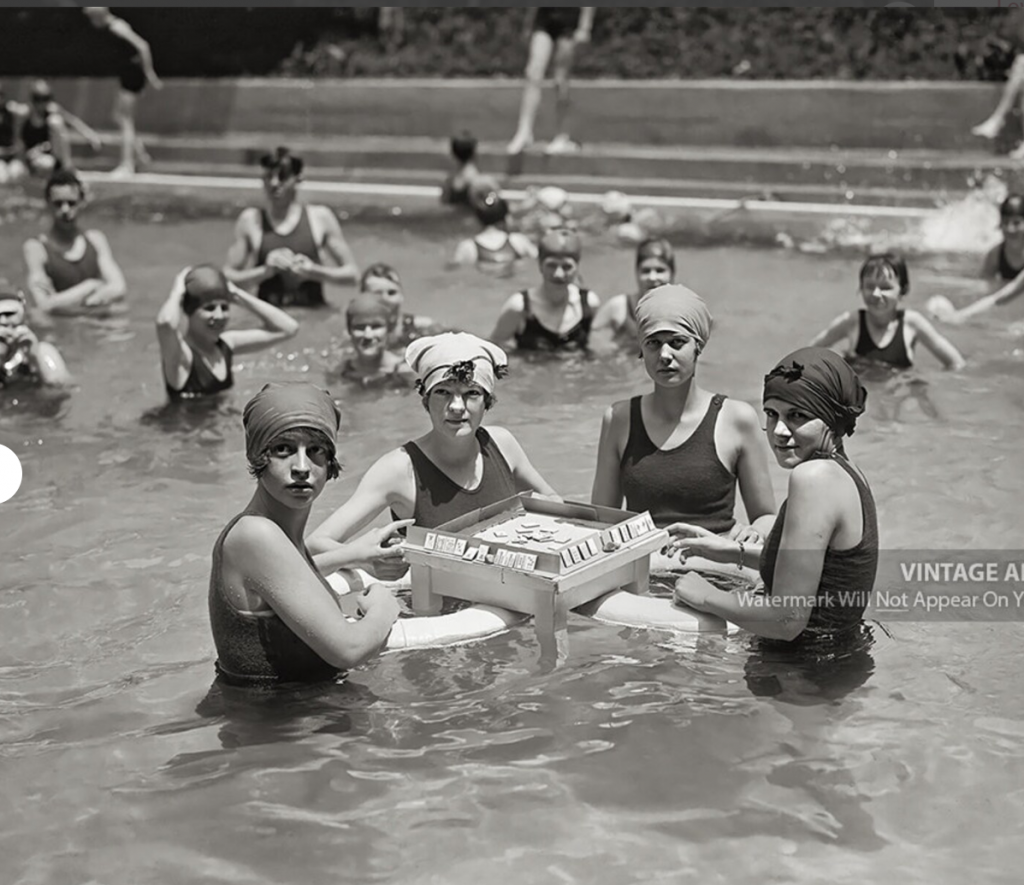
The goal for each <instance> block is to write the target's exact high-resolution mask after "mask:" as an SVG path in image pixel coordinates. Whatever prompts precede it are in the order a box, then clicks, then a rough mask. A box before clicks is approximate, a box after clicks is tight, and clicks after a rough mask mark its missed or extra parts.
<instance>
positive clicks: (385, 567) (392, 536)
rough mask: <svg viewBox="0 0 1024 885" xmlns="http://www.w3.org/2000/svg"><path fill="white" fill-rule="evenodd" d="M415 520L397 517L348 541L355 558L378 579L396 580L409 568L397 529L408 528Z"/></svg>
mask: <svg viewBox="0 0 1024 885" xmlns="http://www.w3.org/2000/svg"><path fill="white" fill-rule="evenodd" d="M414 522H415V520H413V519H398V520H395V521H394V522H390V523H388V524H387V525H386V526H384V527H383V528H379V529H371V530H370V531H368V532H367V533H366V534H365V535H360V537H358V538H355V539H354V540H352V541H350V542H349V544H350V547H351V549H352V552H353V553H354V554H355V556H356V559H357V560H358V561H359V562H361V563H363V567H365V569H366V570H367V571H368V572H370V573H371V574H372V575H373V576H374V577H376V578H377V579H378V580H380V581H397V580H398V579H399V578H401V577H402V575H404V574H405V573H406V572H407V571H408V570H409V563H407V562H406V561H405V556H404V554H403V552H402V548H401V543H402V536H401V535H399V534H398V531H399V529H404V528H408V527H409V526H411V525H412V524H413V523H414Z"/></svg>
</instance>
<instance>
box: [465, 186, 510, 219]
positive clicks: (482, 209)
mask: <svg viewBox="0 0 1024 885" xmlns="http://www.w3.org/2000/svg"><path fill="white" fill-rule="evenodd" d="M473 211H474V212H475V213H476V217H477V218H478V219H479V221H480V223H481V224H483V225H485V226H486V225H492V224H500V223H501V222H502V221H504V220H505V219H506V218H507V217H508V203H507V202H505V199H504V197H502V196H501V195H500V194H497V193H495V192H494V191H490V192H489V193H487V194H485V195H484V197H483V199H481V200H479V201H478V202H476V203H474V205H473Z"/></svg>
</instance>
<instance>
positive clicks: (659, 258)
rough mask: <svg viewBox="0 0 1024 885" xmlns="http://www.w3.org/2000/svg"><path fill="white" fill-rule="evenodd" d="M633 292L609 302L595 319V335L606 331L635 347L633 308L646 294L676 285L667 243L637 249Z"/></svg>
mask: <svg viewBox="0 0 1024 885" xmlns="http://www.w3.org/2000/svg"><path fill="white" fill-rule="evenodd" d="M634 269H635V272H636V285H637V288H636V291H635V292H633V293H629V292H623V293H622V294H621V295H615V296H614V297H612V298H609V299H608V300H607V301H606V302H605V303H604V304H602V305H601V308H600V310H598V312H597V313H596V314H595V316H594V326H593V330H594V331H595V332H597V331H599V330H602V329H608V330H610V331H611V332H612V333H613V334H615V335H616V336H619V337H621V338H622V340H623V341H626V342H628V343H629V344H630V346H632V345H635V344H636V305H637V302H639V301H640V299H641V297H643V296H644V295H645V294H646V293H648V292H650V291H651V290H652V289H657V288H658V287H659V286H667V285H668V284H669V283H672V282H675V278H676V257H675V254H674V253H673V251H672V245H671V244H670V243H669V241H668V240H664V239H661V238H660V237H652V238H650V239H647V240H644V241H643V242H642V243H641V244H640V245H639V246H637V247H636V262H635V264H634Z"/></svg>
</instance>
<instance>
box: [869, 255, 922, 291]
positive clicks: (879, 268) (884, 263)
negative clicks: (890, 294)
mask: <svg viewBox="0 0 1024 885" xmlns="http://www.w3.org/2000/svg"><path fill="white" fill-rule="evenodd" d="M859 278H860V287H861V290H862V291H863V290H864V288H865V286H868V285H871V284H872V283H883V282H888V283H889V284H890V285H893V286H896V287H897V288H898V289H899V293H900V295H906V294H907V293H908V292H909V291H910V272H909V271H908V270H907V262H906V261H904V259H903V256H902V255H897V254H896V253H895V252H878V253H875V254H873V255H869V256H868V257H867V258H866V259H864V263H863V264H862V265H861V266H860V274H859Z"/></svg>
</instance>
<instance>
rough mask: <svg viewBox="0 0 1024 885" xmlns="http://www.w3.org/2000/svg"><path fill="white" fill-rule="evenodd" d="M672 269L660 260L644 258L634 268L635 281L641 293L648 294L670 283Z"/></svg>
mask: <svg viewBox="0 0 1024 885" xmlns="http://www.w3.org/2000/svg"><path fill="white" fill-rule="evenodd" d="M673 276H674V274H673V273H672V268H671V267H669V266H668V264H667V263H666V262H665V260H664V259H662V258H657V257H651V258H645V259H644V260H643V261H641V262H640V263H639V264H638V265H637V266H636V281H637V284H638V285H639V286H640V291H641V292H650V291H651V289H657V288H658V286H667V285H668V284H669V283H671V282H672V277H673Z"/></svg>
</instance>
